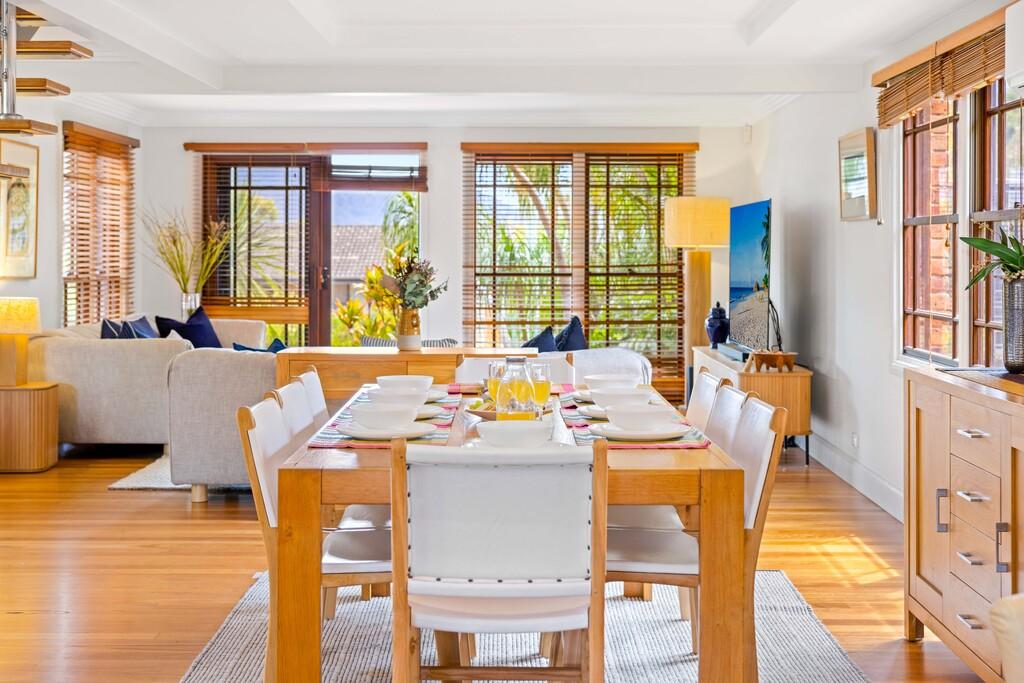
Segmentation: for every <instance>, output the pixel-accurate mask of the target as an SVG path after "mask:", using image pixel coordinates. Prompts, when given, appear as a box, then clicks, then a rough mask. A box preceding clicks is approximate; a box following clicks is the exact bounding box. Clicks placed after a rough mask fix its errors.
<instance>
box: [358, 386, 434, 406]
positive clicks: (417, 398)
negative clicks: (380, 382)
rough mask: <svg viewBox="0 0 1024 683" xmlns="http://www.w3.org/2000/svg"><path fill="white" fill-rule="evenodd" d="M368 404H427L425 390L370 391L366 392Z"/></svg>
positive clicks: (382, 389)
mask: <svg viewBox="0 0 1024 683" xmlns="http://www.w3.org/2000/svg"><path fill="white" fill-rule="evenodd" d="M366 395H367V397H369V399H370V402H371V403H374V402H378V401H379V402H381V403H413V404H416V405H423V404H424V403H426V402H427V390H426V389H385V388H384V387H381V388H379V389H370V390H368V391H367V392H366Z"/></svg>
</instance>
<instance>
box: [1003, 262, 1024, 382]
mask: <svg viewBox="0 0 1024 683" xmlns="http://www.w3.org/2000/svg"><path fill="white" fill-rule="evenodd" d="M1003 365H1005V366H1006V371H1007V372H1024V278H1015V279H1013V280H1004V281H1003Z"/></svg>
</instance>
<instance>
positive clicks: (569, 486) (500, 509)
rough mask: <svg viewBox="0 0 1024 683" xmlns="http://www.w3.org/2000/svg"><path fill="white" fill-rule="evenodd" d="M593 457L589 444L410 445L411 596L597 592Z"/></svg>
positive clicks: (521, 595)
mask: <svg viewBox="0 0 1024 683" xmlns="http://www.w3.org/2000/svg"><path fill="white" fill-rule="evenodd" d="M593 462H594V454H593V450H592V448H591V447H589V446H586V447H573V448H566V447H557V448H551V447H548V448H535V449H521V448H514V449H485V448H472V449H467V448H457V447H447V446H416V445H410V446H409V447H408V451H407V453H406V463H407V474H408V484H407V486H408V497H407V500H408V501H409V512H408V518H409V526H408V528H409V539H408V541H409V577H410V581H409V593H410V594H414V593H417V594H430V595H446V596H478V597H482V596H485V595H487V596H491V597H527V596H536V597H540V596H549V597H551V596H558V595H584V594H587V591H588V590H589V588H588V587H589V577H590V573H591V557H590V545H591V511H592V495H593V473H592V469H593V467H592V466H593ZM602 571H603V569H602Z"/></svg>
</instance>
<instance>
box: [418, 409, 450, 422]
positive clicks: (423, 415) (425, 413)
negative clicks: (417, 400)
mask: <svg viewBox="0 0 1024 683" xmlns="http://www.w3.org/2000/svg"><path fill="white" fill-rule="evenodd" d="M443 412H444V408H442V407H441V406H428V405H422V406H420V407H419V408H417V409H416V419H417V420H429V419H430V418H432V417H437V416H438V415H440V414H441V413H443Z"/></svg>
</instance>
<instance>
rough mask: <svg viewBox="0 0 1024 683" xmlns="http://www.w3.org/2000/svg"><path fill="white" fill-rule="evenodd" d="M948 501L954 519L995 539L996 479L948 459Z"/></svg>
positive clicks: (957, 460)
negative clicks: (955, 517)
mask: <svg viewBox="0 0 1024 683" xmlns="http://www.w3.org/2000/svg"><path fill="white" fill-rule="evenodd" d="M949 499H950V509H951V510H952V512H953V514H954V515H956V516H957V517H959V518H960V519H962V520H964V521H965V522H967V523H968V524H970V525H971V526H973V527H974V528H975V529H977V530H978V531H980V532H981V533H983V534H985V535H986V536H988V537H990V538H995V536H996V522H998V521H999V477H996V476H993V475H991V474H989V473H988V472H986V471H985V470H983V469H981V468H980V467H975V466H974V465H972V464H971V463H969V462H967V461H966V460H961V459H960V458H958V457H956V456H953V457H951V458H950V459H949Z"/></svg>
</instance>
